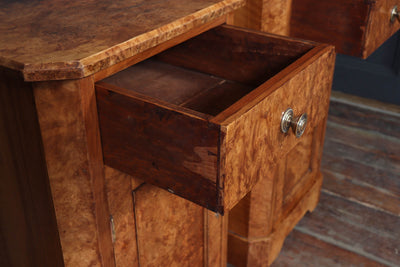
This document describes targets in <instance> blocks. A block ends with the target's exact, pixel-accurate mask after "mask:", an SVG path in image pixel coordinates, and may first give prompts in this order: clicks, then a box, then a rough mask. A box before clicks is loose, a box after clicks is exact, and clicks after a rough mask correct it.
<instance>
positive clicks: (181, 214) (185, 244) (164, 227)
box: [134, 184, 226, 267]
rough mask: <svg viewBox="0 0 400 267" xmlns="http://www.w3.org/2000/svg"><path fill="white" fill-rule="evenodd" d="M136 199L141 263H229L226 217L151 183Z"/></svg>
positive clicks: (186, 264)
mask: <svg viewBox="0 0 400 267" xmlns="http://www.w3.org/2000/svg"><path fill="white" fill-rule="evenodd" d="M134 199H135V218H136V227H137V240H138V247H139V262H140V265H142V266H163V265H166V264H167V265H168V266H221V267H222V266H226V258H225V256H224V254H222V252H223V250H222V249H223V247H224V246H225V244H224V242H223V241H224V236H226V232H224V229H225V231H226V228H225V227H224V224H225V222H226V221H225V222H224V220H225V219H224V217H221V216H219V217H215V214H212V213H210V212H209V211H207V210H205V209H204V208H202V207H200V206H198V205H195V204H193V203H191V202H189V201H187V200H185V199H183V198H180V197H178V196H175V195H173V194H170V193H168V192H166V191H164V190H162V189H160V188H157V187H155V186H152V185H148V184H146V185H143V186H141V187H140V188H138V189H137V190H135V191H134ZM213 216H214V217H213Z"/></svg>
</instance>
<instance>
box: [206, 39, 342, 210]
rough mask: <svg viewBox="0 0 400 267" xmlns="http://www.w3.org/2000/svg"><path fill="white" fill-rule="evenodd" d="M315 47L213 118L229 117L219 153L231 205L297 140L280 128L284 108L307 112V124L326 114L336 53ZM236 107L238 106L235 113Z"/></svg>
mask: <svg viewBox="0 0 400 267" xmlns="http://www.w3.org/2000/svg"><path fill="white" fill-rule="evenodd" d="M314 52H315V53H316V54H315V55H312V54H311V53H310V54H311V55H309V57H307V56H306V57H304V58H302V59H303V60H304V62H303V61H302V59H300V60H298V61H296V62H295V63H298V64H299V65H298V66H293V65H294V64H293V65H291V66H290V67H289V68H287V69H286V70H287V71H288V72H289V73H290V72H294V73H291V74H288V73H285V72H281V73H279V74H278V75H276V76H275V77H274V78H273V79H270V80H269V81H267V82H266V83H265V84H263V85H262V86H260V87H259V88H258V89H256V90H254V91H253V92H251V93H250V94H248V95H246V96H245V97H244V98H242V99H241V100H239V101H238V102H236V103H235V104H234V105H233V106H232V107H231V108H230V109H231V110H229V109H228V110H225V111H224V112H223V113H221V114H219V115H218V116H217V117H216V118H214V119H213V120H212V121H214V122H216V121H219V120H222V119H221V118H224V117H225V118H224V119H223V122H221V124H222V125H226V128H225V129H224V131H225V132H226V137H225V140H224V141H223V142H222V146H223V148H222V149H221V150H222V153H221V155H226V159H225V161H221V164H222V167H221V172H220V175H221V177H229V179H226V178H225V181H224V188H225V190H226V191H227V192H230V193H229V195H226V196H225V198H224V206H225V207H226V208H227V209H229V208H230V207H233V206H234V205H235V204H236V203H237V200H239V199H241V198H242V197H244V195H245V194H246V193H247V192H248V190H250V189H251V188H252V186H253V185H254V183H255V182H256V181H258V179H259V178H260V177H265V176H268V169H267V166H268V165H273V164H275V163H276V162H277V161H278V159H279V158H281V157H282V156H284V155H285V154H286V153H287V152H288V151H289V150H291V149H292V147H293V146H294V145H295V144H296V143H297V142H298V140H297V138H296V137H295V136H294V135H283V134H282V133H281V132H280V130H279V127H280V126H279V125H280V120H281V112H283V111H284V110H286V109H287V108H288V107H292V108H294V111H295V113H304V112H306V113H307V114H308V116H309V122H308V126H307V127H309V129H313V128H314V127H315V126H316V125H317V124H318V123H319V122H320V121H322V120H323V119H324V116H325V115H324V114H326V112H327V111H326V110H327V107H328V105H329V95H330V88H331V81H332V73H333V65H334V53H333V50H332V48H330V47H326V48H321V50H320V51H319V52H316V51H314ZM303 64H304V65H303ZM300 66H302V67H300ZM281 75H282V76H281ZM275 79H276V80H277V81H276V80H275ZM277 88H279V90H276V89H277ZM298 88H301V89H302V90H301V91H299V90H298ZM314 88H317V89H315V90H314ZM257 90H259V91H262V93H260V92H257ZM253 93H254V95H253ZM257 93H259V95H257ZM268 93H269V94H270V95H268V97H266V94H268ZM264 98H265V99H264ZM241 101H243V102H244V103H246V104H243V103H241ZM250 107H251V109H250ZM235 109H238V111H236V112H235V113H233V112H232V110H235ZM276 110H280V111H281V112H276ZM249 111H251V112H249ZM272 111H273V112H272ZM228 115H231V116H230V117H228ZM245 132H251V133H253V134H252V135H249V134H245ZM274 144H280V145H279V146H276V145H274Z"/></svg>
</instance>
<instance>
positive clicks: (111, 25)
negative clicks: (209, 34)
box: [0, 0, 244, 81]
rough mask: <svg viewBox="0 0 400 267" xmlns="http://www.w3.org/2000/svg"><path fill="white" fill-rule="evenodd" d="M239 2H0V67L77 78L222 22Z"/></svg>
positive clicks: (33, 75)
mask: <svg viewBox="0 0 400 267" xmlns="http://www.w3.org/2000/svg"><path fill="white" fill-rule="evenodd" d="M243 4H244V1H243V0H225V1H221V0H202V1H190V2H186V3H185V5H182V2H181V1H178V0H173V1H168V2H164V1H157V0H152V1H144V0H141V1H133V0H131V1H122V0H120V1H117V2H113V3H112V4H111V3H110V2H109V1H105V0H102V1H89V2H82V1H51V0H46V1H33V2H27V1H24V2H12V1H11V2H10V1H7V2H3V3H2V4H1V5H0V7H1V12H0V21H1V29H2V39H1V41H0V42H1V43H0V44H1V45H0V47H1V50H0V64H1V65H2V66H5V67H8V68H12V69H16V70H19V71H22V72H23V73H24V77H25V80H30V81H38V80H56V79H73V78H82V77H86V76H88V75H90V74H93V73H95V72H97V71H99V70H101V69H104V68H107V67H110V66H112V65H114V64H116V63H118V62H120V61H122V60H124V59H127V58H129V57H132V56H134V55H136V54H139V53H141V52H142V51H144V50H146V49H149V48H151V47H154V46H156V45H158V44H160V43H162V42H165V41H167V40H170V39H172V38H174V37H176V36H179V35H181V34H183V33H185V32H188V31H190V30H191V29H193V28H196V27H197V26H200V25H202V24H204V23H206V22H210V21H212V20H214V19H216V18H218V17H220V16H223V15H225V14H227V13H229V12H231V11H233V10H235V9H237V8H239V7H241V6H242V5H243Z"/></svg>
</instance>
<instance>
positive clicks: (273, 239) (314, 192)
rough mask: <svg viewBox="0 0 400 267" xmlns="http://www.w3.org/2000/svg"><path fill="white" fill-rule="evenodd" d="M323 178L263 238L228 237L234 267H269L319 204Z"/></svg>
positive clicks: (231, 235)
mask: <svg viewBox="0 0 400 267" xmlns="http://www.w3.org/2000/svg"><path fill="white" fill-rule="evenodd" d="M321 185H322V176H319V178H318V179H317V181H316V183H315V184H314V185H313V186H312V187H311V189H310V190H309V192H307V194H306V195H305V196H304V197H303V198H302V199H301V201H300V202H299V203H298V205H297V206H296V207H295V208H294V209H293V210H292V212H291V213H290V215H289V216H288V217H286V218H285V219H284V220H283V221H282V222H281V223H280V224H279V227H278V228H277V229H275V230H274V231H273V232H272V233H271V234H270V235H269V236H267V237H263V238H253V239H247V238H244V237H241V236H239V235H235V234H234V233H229V236H228V262H229V263H231V264H233V265H234V266H237V267H241V266H269V265H271V263H272V262H273V261H274V260H275V259H276V257H277V256H278V255H279V252H280V250H281V248H282V245H283V242H284V240H285V237H286V236H287V235H288V234H289V233H290V231H291V230H292V229H293V228H294V226H295V225H296V224H297V223H298V222H299V220H300V219H301V218H302V217H303V216H304V214H305V213H306V212H307V211H308V210H313V209H314V208H315V206H316V205H317V203H318V199H319V194H320V188H321Z"/></svg>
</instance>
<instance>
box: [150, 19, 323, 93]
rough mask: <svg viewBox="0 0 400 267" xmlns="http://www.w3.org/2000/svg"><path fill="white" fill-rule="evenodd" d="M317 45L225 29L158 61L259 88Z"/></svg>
mask: <svg viewBox="0 0 400 267" xmlns="http://www.w3.org/2000/svg"><path fill="white" fill-rule="evenodd" d="M316 45H317V44H315V43H313V42H306V41H299V40H294V39H291V38H287V37H278V36H274V35H271V34H267V33H262V32H259V31H253V30H248V29H242V28H237V27H232V26H227V25H223V26H220V27H217V28H215V29H212V30H210V31H208V32H206V33H203V34H201V35H199V36H197V37H196V38H192V39H191V40H189V41H187V42H185V43H182V44H180V45H178V46H176V47H173V48H171V49H168V50H167V51H165V52H163V53H161V54H159V55H157V59H159V60H162V61H165V62H167V63H170V64H173V65H176V66H181V67H184V68H188V69H192V70H197V71H200V72H204V73H208V74H212V75H215V76H218V77H221V78H223V79H227V80H231V81H235V82H239V83H243V84H246V85H251V86H253V87H257V86H259V85H261V84H262V83H264V82H265V81H266V80H268V79H270V78H271V77H273V76H274V75H276V74H277V73H278V72H280V71H281V70H283V69H284V68H286V67H287V66H289V65H290V64H292V63H293V62H294V61H296V60H297V59H299V58H300V57H301V56H303V55H305V54H306V53H307V52H308V51H310V50H311V49H312V48H314V47H315V46H316Z"/></svg>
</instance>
